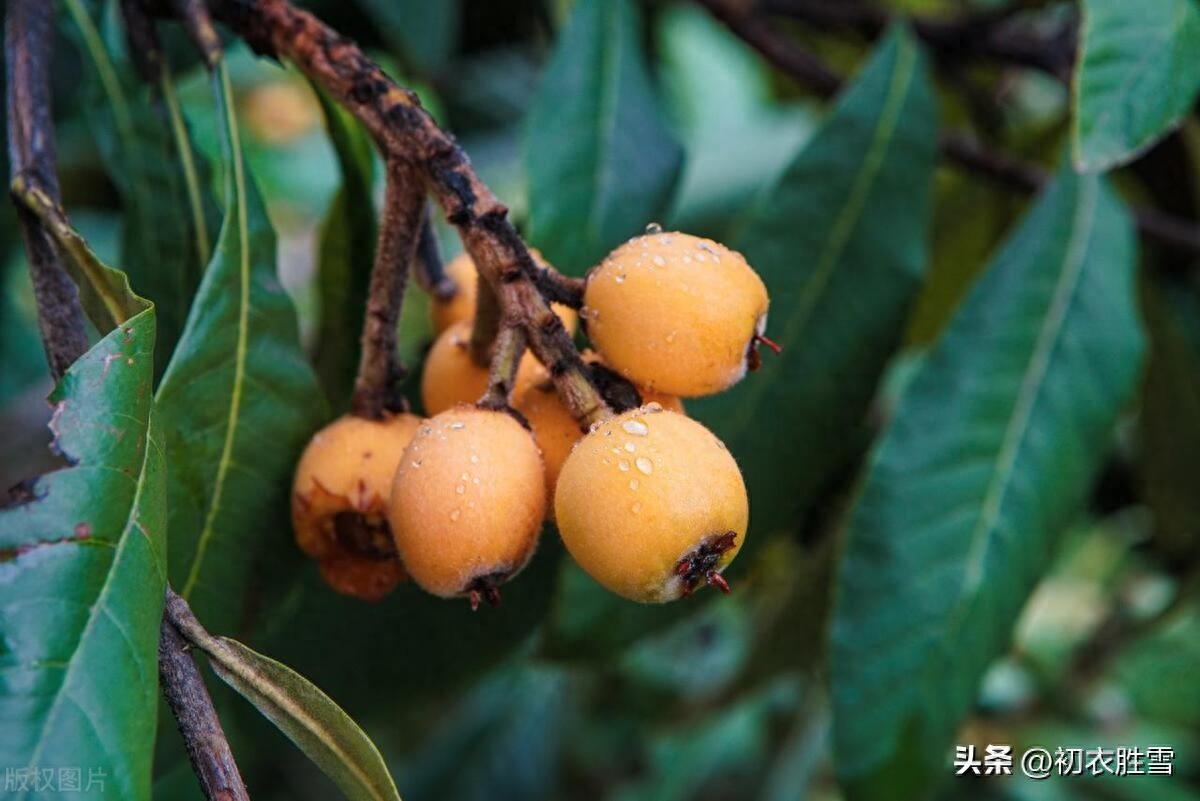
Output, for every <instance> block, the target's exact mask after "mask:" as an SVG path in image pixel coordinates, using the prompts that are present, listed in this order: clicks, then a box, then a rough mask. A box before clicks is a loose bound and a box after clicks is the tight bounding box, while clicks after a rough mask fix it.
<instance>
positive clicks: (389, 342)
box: [351, 159, 425, 420]
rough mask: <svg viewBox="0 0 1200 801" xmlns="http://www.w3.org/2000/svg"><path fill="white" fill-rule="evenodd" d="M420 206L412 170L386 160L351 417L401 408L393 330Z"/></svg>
mask: <svg viewBox="0 0 1200 801" xmlns="http://www.w3.org/2000/svg"><path fill="white" fill-rule="evenodd" d="M424 207H425V196H424V193H423V191H422V188H421V183H420V181H419V180H418V179H417V177H416V175H415V174H414V171H413V170H412V168H411V167H410V166H409V165H408V164H407V163H405V162H402V161H399V160H395V159H393V160H391V161H389V162H388V165H387V190H386V194H385V196H384V201H383V217H382V219H381V220H380V225H379V243H378V245H377V246H376V249H375V265H374V267H373V268H372V269H371V286H370V295H369V296H368V299H367V312H366V315H365V317H364V319H363V333H362V356H361V359H360V361H359V366H358V376H357V377H356V378H355V381H354V396H353V398H352V399H351V407H352V409H353V411H354V414H356V415H358V416H359V417H366V418H370V419H372V420H378V419H381V418H382V417H383V416H384V414H385V412H396V411H400V410H401V409H403V407H404V401H403V398H402V397H401V395H400V393H399V389H398V387H397V384H398V383H399V381H400V379H402V378H403V377H404V367H403V365H401V364H400V363H399V361H398V360H397V357H396V336H397V328H396V327H397V324H398V323H399V321H400V306H401V304H402V303H403V302H404V288H405V285H406V284H407V283H408V272H409V266H410V265H411V264H412V262H413V257H414V256H415V255H416V249H417V240H418V239H419V235H420V229H421V217H422V214H423V213H424Z"/></svg>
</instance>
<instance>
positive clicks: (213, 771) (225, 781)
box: [158, 589, 250, 801]
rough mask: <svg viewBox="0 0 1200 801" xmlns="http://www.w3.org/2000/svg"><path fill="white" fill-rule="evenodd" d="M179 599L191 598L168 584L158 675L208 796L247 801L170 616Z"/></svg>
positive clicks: (175, 614) (195, 669)
mask: <svg viewBox="0 0 1200 801" xmlns="http://www.w3.org/2000/svg"><path fill="white" fill-rule="evenodd" d="M180 605H182V607H183V608H185V609H186V607H187V602H186V601H184V600H183V599H182V598H180V597H179V596H178V595H176V594H175V592H174V591H173V590H170V589H168V590H167V606H166V608H165V610H164V613H163V621H162V631H161V635H160V638H159V642H158V675H159V679H160V681H161V683H162V690H163V695H164V696H165V697H166V700H167V706H169V707H170V708H171V713H172V714H173V715H174V716H175V721H176V723H178V725H179V733H180V735H181V736H182V737H183V744H184V747H185V748H186V749H187V754H188V759H189V760H191V763H192V770H193V771H194V772H195V774H196V777H197V778H198V779H199V781H200V789H201V790H203V792H204V797H205V798H207V799H209V801H249V799H250V796H249V795H248V794H247V792H246V785H245V784H244V783H243V782H242V776H241V774H240V773H239V772H238V766H237V762H235V761H234V759H233V752H232V751H230V749H229V742H228V741H227V740H226V739H225V732H224V730H223V729H222V728H221V721H220V719H219V718H218V717H217V711H216V709H214V708H213V702H212V698H211V697H210V696H209V694H208V688H207V687H206V686H205V684H204V678H203V677H202V676H201V675H200V668H199V667H198V666H197V665H196V660H195V659H194V658H192V655H191V653H190V651H189V647H188V644H187V642H186V641H185V640H184V638H183V637H182V636H181V635H180V633H179V631H178V629H177V628H176V626H175V624H174V623H173V622H172V621H173V620H174V619H176V618H178V616H179V614H180V611H179V610H180ZM189 614H190V612H189Z"/></svg>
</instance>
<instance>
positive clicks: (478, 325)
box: [467, 275, 523, 366]
mask: <svg viewBox="0 0 1200 801" xmlns="http://www.w3.org/2000/svg"><path fill="white" fill-rule="evenodd" d="M503 315H504V310H503V309H502V308H501V306H500V296H499V295H497V294H496V290H495V289H493V288H492V283H491V281H488V280H486V279H485V278H484V277H483V276H482V275H481V276H480V277H479V281H478V282H477V285H476V289H475V317H474V318H473V319H472V320H471V338H470V340H468V342H467V353H468V354H470V356H471V359H472V361H474V362H475V363H476V364H478V365H481V366H486V365H487V364H488V362H489V361H490V360H491V358H492V344H493V343H494V342H495V341H496V337H497V336H498V335H499V334H500V319H501V317H502V316H503ZM509 323H510V324H517V325H519V324H520V323H519V321H511V320H510V321H509ZM522 339H523V338H522Z"/></svg>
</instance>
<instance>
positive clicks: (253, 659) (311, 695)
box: [184, 630, 400, 801]
mask: <svg viewBox="0 0 1200 801" xmlns="http://www.w3.org/2000/svg"><path fill="white" fill-rule="evenodd" d="M184 634H185V635H186V636H187V637H188V639H190V640H191V641H192V642H193V643H194V644H195V645H196V646H197V647H198V648H200V649H201V650H203V651H204V653H205V654H207V655H208V658H209V660H210V664H211V665H212V668H213V670H214V671H216V674H217V675H218V676H220V677H221V679H222V680H223V681H224V682H225V683H226V684H228V685H229V686H230V687H232V688H233V689H234V690H236V691H237V692H238V693H239V694H240V695H241V696H242V697H243V698H245V699H246V700H247V701H249V702H250V703H252V704H254V706H255V708H257V709H258V711H259V712H261V713H262V714H263V715H264V716H265V717H266V718H267V719H268V720H270V721H271V722H272V723H274V724H275V725H276V726H278V727H279V730H280V731H282V732H283V733H284V734H286V735H287V736H288V739H290V740H291V741H292V742H293V743H295V744H296V747H297V748H299V749H300V750H301V751H303V752H304V754H305V756H307V757H308V758H309V759H311V760H312V761H313V762H314V763H315V764H316V765H317V767H319V768H320V769H321V770H322V771H324V773H325V775H327V776H328V777H329V778H330V779H332V780H333V782H334V784H336V785H337V786H338V788H339V789H340V790H341V791H342V792H343V793H345V795H346V798H348V799H349V800H350V801H388V800H389V799H394V801H400V794H399V793H398V792H397V791H396V784H395V782H393V781H392V776H391V774H390V773H388V769H387V765H385V764H384V762H383V757H382V756H380V754H379V749H378V748H376V747H375V744H374V743H373V742H371V738H369V737H367V735H366V733H365V732H364V731H363V730H362V729H360V728H359V727H358V724H357V723H355V722H354V721H353V720H352V719H351V718H350V716H349V715H347V714H346V713H345V712H344V711H343V710H342V708H341V707H340V706H338V705H337V704H336V703H334V701H333V699H332V698H330V697H329V696H328V695H326V694H325V693H323V692H321V688H320V687H317V686H316V685H315V684H313V683H312V682H310V681H309V680H308V679H306V678H304V677H303V676H301V675H300V674H299V673H297V672H296V671H294V670H292V669H291V668H289V667H288V666H287V665H284V664H281V663H279V662H276V661H275V660H274V659H271V658H269V657H266V656H263V655H262V654H260V653H258V652H257V651H254V650H252V649H250V648H248V647H246V646H245V645H243V644H242V643H240V642H238V641H237V640H232V639H230V638H228V637H213V636H212V635H210V634H208V633H207V632H203V631H190V630H189V631H185V632H184Z"/></svg>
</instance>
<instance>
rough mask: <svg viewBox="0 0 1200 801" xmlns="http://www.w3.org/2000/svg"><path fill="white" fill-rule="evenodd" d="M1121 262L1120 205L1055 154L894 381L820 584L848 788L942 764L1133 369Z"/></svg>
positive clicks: (925, 781) (912, 776) (1124, 232)
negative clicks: (833, 568) (981, 265)
mask: <svg viewBox="0 0 1200 801" xmlns="http://www.w3.org/2000/svg"><path fill="white" fill-rule="evenodd" d="M1135 261H1136V252H1135V240H1134V235H1133V226H1132V224H1131V220H1130V217H1129V214H1128V212H1127V210H1126V209H1125V207H1124V206H1123V205H1122V204H1121V202H1120V200H1119V199H1118V198H1117V197H1116V195H1115V194H1114V193H1113V192H1112V191H1111V190H1110V189H1109V188H1108V187H1107V186H1106V185H1105V184H1104V183H1103V182H1102V180H1101V179H1100V178H1098V177H1096V176H1093V175H1085V176H1079V175H1077V174H1075V173H1074V172H1073V171H1072V169H1071V167H1070V165H1069V164H1064V166H1063V168H1062V169H1061V170H1060V172H1059V175H1058V177H1057V179H1056V180H1055V181H1054V183H1053V185H1052V186H1051V187H1050V188H1049V189H1048V190H1047V191H1046V192H1045V194H1044V195H1043V196H1042V197H1041V198H1040V199H1039V200H1038V202H1037V204H1036V205H1035V206H1034V208H1033V210H1032V211H1031V212H1030V213H1029V214H1028V216H1027V217H1026V218H1025V220H1024V222H1023V223H1022V225H1021V226H1020V228H1019V229H1018V230H1017V232H1016V233H1015V234H1014V235H1013V236H1012V238H1011V239H1010V240H1009V241H1008V243H1007V244H1006V245H1005V246H1004V247H1003V248H1002V250H1001V251H1000V253H999V254H998V255H997V256H996V258H995V260H994V261H993V262H992V264H991V265H990V266H989V267H988V269H987V271H986V272H985V273H984V275H983V277H982V278H981V279H980V280H979V282H978V283H977V284H976V285H975V287H974V288H973V289H972V291H971V292H970V294H969V295H968V298H967V300H966V302H965V304H964V305H963V306H962V307H961V308H960V310H959V312H958V314H957V315H956V316H955V318H954V319H953V321H952V322H951V323H950V325H949V327H948V328H947V330H946V331H945V333H944V334H943V335H942V337H941V338H940V339H939V340H938V342H937V344H936V345H935V346H934V347H933V349H932V351H931V352H930V353H929V355H928V357H927V358H926V359H925V360H924V362H923V363H922V365H921V367H920V368H918V372H917V374H916V375H915V376H914V377H913V379H912V381H911V383H909V384H908V386H907V388H906V390H905V391H904V392H903V394H902V395H901V398H900V401H899V403H898V407H897V409H896V412H895V416H894V419H893V421H892V423H891V425H890V427H889V429H888V431H887V432H886V434H885V435H884V438H883V440H882V442H881V443H880V444H879V446H878V448H877V450H876V452H875V453H874V455H873V457H872V460H871V464H870V467H869V469H868V474H867V477H866V479H865V484H864V486H863V488H862V491H861V494H860V496H859V498H858V501H857V504H856V506H855V508H854V509H853V511H852V513H851V519H850V523H849V528H848V532H847V536H846V542H845V545H844V555H843V559H842V563H841V565H840V566H839V570H838V580H837V585H836V590H835V592H836V599H835V604H834V609H835V611H834V620H833V628H832V640H831V652H832V653H831V661H832V666H831V669H830V674H829V675H830V677H831V680H832V685H833V687H832V690H833V706H834V734H835V738H834V739H835V743H834V755H835V760H836V763H837V768H838V773H839V775H840V777H841V778H842V780H843V781H844V782H845V783H846V785H847V787H848V788H849V789H850V793H849V795H850V798H852V799H854V798H861V799H871V798H885V797H895V795H896V794H897V793H900V794H903V795H905V797H917V796H920V795H921V792H920V791H921V788H926V787H928V785H929V784H930V783H931V782H933V781H934V780H936V778H937V777H938V776H941V775H946V774H945V772H944V765H945V762H946V759H947V749H948V748H949V746H950V743H951V739H952V737H953V735H954V731H955V728H956V727H957V725H958V724H959V722H960V721H961V719H962V718H963V716H964V715H965V714H966V713H967V712H968V711H969V709H970V708H971V704H972V701H973V700H974V698H975V695H976V690H977V687H978V684H979V681H980V678H981V677H982V676H983V673H984V670H985V669H986V668H987V666H988V665H989V663H990V662H991V661H992V660H993V659H994V658H995V657H996V656H998V655H1000V654H1001V653H1003V652H1004V650H1005V649H1006V648H1007V647H1008V644H1009V640H1010V637H1011V633H1012V627H1013V624H1014V623H1015V621H1016V619H1017V616H1018V614H1019V612H1020V611H1021V608H1022V606H1023V605H1024V603H1025V601H1026V599H1027V598H1028V597H1029V594H1030V592H1031V591H1032V589H1033V587H1034V585H1035V584H1036V582H1037V581H1038V579H1039V577H1040V576H1041V574H1042V571H1043V570H1044V569H1045V568H1046V566H1047V563H1048V562H1049V560H1050V558H1051V557H1052V556H1053V554H1054V553H1055V546H1056V544H1057V542H1058V540H1059V538H1060V535H1061V534H1062V533H1063V531H1064V529H1065V527H1066V526H1067V525H1068V524H1069V523H1070V522H1071V520H1072V519H1073V518H1074V517H1075V516H1076V515H1077V514H1078V513H1079V512H1080V507H1081V502H1082V500H1083V498H1084V496H1085V493H1086V490H1087V487H1088V485H1089V483H1090V481H1091V478H1092V476H1093V475H1094V472H1095V470H1096V468H1097V467H1098V466H1099V464H1100V461H1101V459H1102V457H1103V456H1104V454H1105V451H1106V449H1107V447H1108V444H1109V442H1110V437H1111V433H1112V428H1113V426H1114V424H1115V423H1116V420H1117V417H1118V414H1119V413H1120V411H1121V409H1122V407H1123V405H1124V403H1125V401H1126V398H1127V397H1128V395H1129V392H1130V390H1131V389H1132V388H1133V384H1134V382H1135V380H1136V378H1137V375H1138V370H1139V362H1140V359H1141V353H1142V334H1141V330H1140V327H1139V324H1138V321H1137V315H1136V312H1135V308H1134V287H1133V280H1132V276H1133V269H1134V264H1135ZM897 788H901V789H897Z"/></svg>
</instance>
